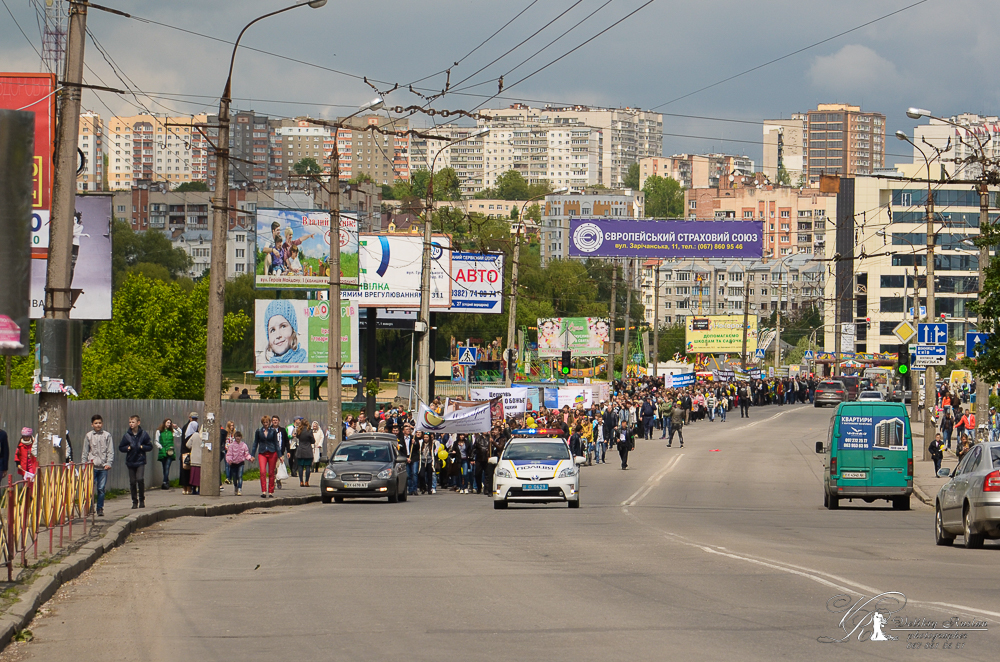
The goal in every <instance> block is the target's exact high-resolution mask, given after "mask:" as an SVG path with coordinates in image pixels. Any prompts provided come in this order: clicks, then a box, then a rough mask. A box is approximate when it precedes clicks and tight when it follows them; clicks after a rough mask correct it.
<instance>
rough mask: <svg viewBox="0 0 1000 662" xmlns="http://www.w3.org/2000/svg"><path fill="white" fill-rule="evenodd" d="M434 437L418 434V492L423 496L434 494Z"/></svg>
mask: <svg viewBox="0 0 1000 662" xmlns="http://www.w3.org/2000/svg"><path fill="white" fill-rule="evenodd" d="M433 437H434V435H432V434H428V435H424V434H423V433H420V437H419V439H420V468H419V469H418V472H419V475H420V481H419V482H420V483H422V485H421V486H420V491H422V492H423V493H424V494H433V493H434V477H435V474H434V462H435V461H436V459H437V458H436V457H434V451H435V448H434V438H433Z"/></svg>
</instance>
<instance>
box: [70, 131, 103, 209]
mask: <svg viewBox="0 0 1000 662" xmlns="http://www.w3.org/2000/svg"><path fill="white" fill-rule="evenodd" d="M77 147H78V148H79V150H80V152H81V153H82V154H83V164H82V170H81V171H80V172H78V173H77V175H76V190H77V191H80V192H84V191H103V190H104V124H103V122H102V121H101V116H100V115H98V114H96V113H81V114H80V135H79V139H78V141H77Z"/></svg>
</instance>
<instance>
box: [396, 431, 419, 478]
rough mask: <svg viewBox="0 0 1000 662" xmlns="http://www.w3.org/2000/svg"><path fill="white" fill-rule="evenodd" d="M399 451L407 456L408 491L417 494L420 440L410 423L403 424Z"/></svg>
mask: <svg viewBox="0 0 1000 662" xmlns="http://www.w3.org/2000/svg"><path fill="white" fill-rule="evenodd" d="M399 451H400V452H401V453H402V454H403V455H405V456H406V493H407V494H416V493H417V483H418V482H419V479H418V475H419V473H420V440H419V439H417V438H416V437H415V436H414V434H413V428H412V427H411V426H410V424H409V423H407V424H406V425H404V426H403V434H402V437H401V438H400V440H399Z"/></svg>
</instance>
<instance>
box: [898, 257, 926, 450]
mask: <svg viewBox="0 0 1000 662" xmlns="http://www.w3.org/2000/svg"><path fill="white" fill-rule="evenodd" d="M907 278H908V276H907V275H906V271H905V270H904V271H903V281H904V282H903V285H905V286H906V290H905V291H904V292H903V301H906V299H907V297H908V296H909V294H910V286H909V284H908V283H906V282H905V281H906V279H907ZM919 292H920V290H918V289H917V265H916V263H914V265H913V314H912V315H911V316H910V317H912V318H913V328H914V329H915V328H917V318H918V317H919V315H920V298H919ZM898 362H899V361H898V357H897V363H898ZM906 379H907V380H908V381H909V382H910V422H911V424H912V422H913V421H916V420H917V403H918V402H919V400H920V397H919V396H918V394H917V392H916V391H917V389H916V388H914V386H917V387H919V386H920V380H919V379H918V380H917V383H916V384H914V383H913V374H912V373H909V372H907V373H906ZM900 386H901V387H903V388H902V389H901V390H902V391H903V395H904V396H905V395H906V385H905V384H900ZM904 400H905V397H904ZM904 404H905V403H904ZM927 445H930V442H928V444H927Z"/></svg>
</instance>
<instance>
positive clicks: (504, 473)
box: [494, 467, 514, 478]
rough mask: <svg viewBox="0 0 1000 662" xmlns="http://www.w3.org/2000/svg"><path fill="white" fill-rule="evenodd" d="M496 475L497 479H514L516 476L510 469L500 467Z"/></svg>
mask: <svg viewBox="0 0 1000 662" xmlns="http://www.w3.org/2000/svg"><path fill="white" fill-rule="evenodd" d="M494 475H495V476H496V477H497V478H513V477H514V474H512V473H511V472H510V470H509V469H505V468H503V467H500V468H499V469H497V470H496V473H495V474H494Z"/></svg>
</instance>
